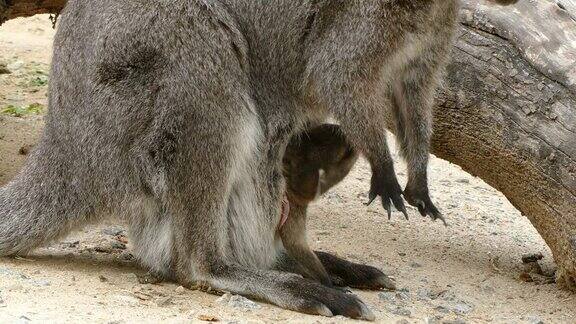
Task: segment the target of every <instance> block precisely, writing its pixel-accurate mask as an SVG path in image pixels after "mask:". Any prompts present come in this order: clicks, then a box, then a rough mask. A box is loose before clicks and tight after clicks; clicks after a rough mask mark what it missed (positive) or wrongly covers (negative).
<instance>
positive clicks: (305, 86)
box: [0, 0, 508, 320]
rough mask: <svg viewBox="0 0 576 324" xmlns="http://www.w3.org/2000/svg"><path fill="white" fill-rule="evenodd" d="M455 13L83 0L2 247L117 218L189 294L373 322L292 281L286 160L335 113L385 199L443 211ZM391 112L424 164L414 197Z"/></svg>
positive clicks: (12, 190) (408, 2)
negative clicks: (443, 74)
mask: <svg viewBox="0 0 576 324" xmlns="http://www.w3.org/2000/svg"><path fill="white" fill-rule="evenodd" d="M494 1H497V0H494ZM497 2H500V3H502V2H503V1H502V0H499V1H497ZM506 2H508V1H506ZM457 8H458V6H457V1H456V0H421V1H413V0H355V1H345V0H297V1H281V0H272V1H237V0H166V1H159V0H150V1H139V0H125V1H115V0H101V1H91V0H69V1H68V3H67V5H66V8H65V9H64V10H63V12H62V14H61V19H60V26H59V28H58V32H57V35H56V37H55V40H54V53H53V62H52V68H51V81H50V86H49V87H50V89H49V111H48V114H47V116H46V125H45V129H44V132H43V135H42V137H41V139H40V141H39V144H38V146H37V147H36V148H35V150H34V152H33V153H31V155H30V156H29V158H28V161H27V163H26V164H25V166H24V168H23V169H22V171H21V172H20V173H19V174H18V175H17V176H16V177H15V178H14V179H13V180H12V181H11V182H10V183H8V184H7V185H6V186H4V187H2V188H1V189H0V217H1V218H0V219H1V221H0V255H14V254H21V253H26V252H27V251H29V250H31V249H32V248H34V247H36V246H38V245H41V244H44V243H47V242H49V241H52V240H54V239H57V238H58V237H61V236H62V235H65V234H66V233H68V232H69V231H70V230H71V229H73V228H76V227H78V226H81V225H83V224H85V223H88V222H96V221H98V220H100V219H102V218H103V217H105V216H106V215H109V214H112V215H115V216H117V217H120V218H123V219H126V220H128V222H129V226H130V234H131V237H132V241H133V243H134V247H135V254H136V255H137V257H138V258H139V259H140V261H141V262H142V263H143V264H145V265H146V266H148V267H149V268H150V269H151V270H152V271H154V272H156V273H159V274H163V275H164V276H166V277H172V278H174V279H175V280H177V281H178V282H180V283H181V284H183V285H187V286H191V285H194V284H196V285H206V286H211V287H213V288H215V289H219V290H227V291H230V292H232V293H237V294H242V295H245V296H249V297H252V298H256V299H260V300H263V301H267V302H270V303H272V304H276V305H278V306H280V307H284V308H287V309H292V310H295V311H300V312H304V313H309V314H321V315H326V316H332V315H344V316H348V317H352V318H361V319H368V320H370V319H374V315H373V314H372V312H371V311H370V310H369V309H368V307H366V305H365V304H364V303H362V302H361V301H360V300H359V299H358V298H356V297H355V296H353V295H350V294H346V293H345V292H343V291H341V290H338V289H334V288H332V287H328V286H326V285H323V284H321V283H319V282H318V281H314V280H310V279H307V278H302V276H300V275H297V274H294V273H290V272H288V271H289V270H290V269H291V268H290V267H289V265H290V264H293V263H290V262H288V261H287V260H289V258H286V257H285V255H286V252H285V249H284V248H283V246H282V244H281V239H280V235H278V231H277V226H278V223H279V220H280V217H281V212H280V211H281V208H282V200H283V197H284V190H285V182H284V179H283V176H282V171H281V169H282V156H283V153H284V150H285V148H286V145H287V144H288V141H289V139H290V137H291V136H292V135H293V134H295V133H297V132H298V131H300V130H302V129H303V127H304V126H305V125H306V124H308V122H310V121H320V120H322V119H324V118H325V117H326V116H327V115H328V114H331V115H332V116H333V117H334V118H335V119H337V120H338V121H339V122H340V125H341V127H342V129H343V132H344V134H345V135H346V137H347V138H348V139H349V140H350V143H351V144H352V145H353V147H354V148H355V150H357V151H358V152H360V153H362V154H363V155H364V156H366V158H367V159H368V161H369V163H370V165H371V168H372V172H373V176H372V181H371V189H370V198H371V200H373V199H374V198H376V196H380V197H381V198H382V202H383V205H384V207H385V208H386V209H388V210H390V206H391V204H393V205H394V206H396V208H398V209H399V210H402V211H404V212H405V208H404V203H403V201H402V194H403V193H404V197H405V198H406V200H407V201H408V203H410V204H412V205H415V206H417V207H418V208H419V209H420V211H421V212H422V213H423V214H427V215H431V216H432V217H433V218H439V217H440V213H439V212H438V210H437V209H436V208H435V207H434V205H433V204H432V202H431V199H430V197H429V194H428V188H427V179H426V165H427V161H428V142H429V138H430V133H431V131H430V129H431V127H430V124H431V122H430V120H431V118H430V115H431V113H430V111H431V109H430V107H431V100H432V98H433V92H434V88H435V85H436V80H437V79H438V76H439V72H440V71H441V67H442V66H443V62H444V61H445V58H446V55H447V52H448V48H449V44H450V39H451V37H452V34H453V30H454V25H455V21H456V16H457ZM386 109H391V110H392V112H393V114H392V115H393V116H394V117H393V118H394V119H395V122H396V133H397V135H398V139H399V142H400V146H401V151H402V152H403V153H404V155H405V157H406V160H407V163H408V184H407V186H406V189H405V190H404V192H403V191H402V189H401V188H400V185H399V184H398V181H397V179H396V176H395V174H394V168H393V163H392V159H391V157H390V153H389V150H388V147H387V145H386V131H385V125H386V121H385V118H384V116H385V115H386V114H385V111H386ZM286 270H288V271H286Z"/></svg>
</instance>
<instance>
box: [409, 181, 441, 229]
mask: <svg viewBox="0 0 576 324" xmlns="http://www.w3.org/2000/svg"><path fill="white" fill-rule="evenodd" d="M404 197H405V198H406V201H407V202H408V203H409V204H410V205H412V206H414V207H416V208H418V212H420V215H422V216H424V217H426V216H430V218H432V220H433V221H436V220H437V219H440V220H442V223H444V226H448V223H447V222H446V219H444V216H443V215H442V214H441V213H440V211H438V209H437V208H436V206H434V204H433V203H432V201H431V200H430V195H429V194H428V190H427V189H426V190H410V189H409V188H406V190H405V191H404Z"/></svg>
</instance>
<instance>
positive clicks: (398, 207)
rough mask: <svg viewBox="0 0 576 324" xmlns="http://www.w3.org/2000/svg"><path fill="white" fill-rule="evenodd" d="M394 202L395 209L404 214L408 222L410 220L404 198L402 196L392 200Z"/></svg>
mask: <svg viewBox="0 0 576 324" xmlns="http://www.w3.org/2000/svg"><path fill="white" fill-rule="evenodd" d="M392 202H393V203H394V207H396V210H398V211H400V212H402V214H404V217H405V218H406V220H409V219H408V212H407V211H406V206H405V205H404V199H403V198H402V196H398V197H395V198H392Z"/></svg>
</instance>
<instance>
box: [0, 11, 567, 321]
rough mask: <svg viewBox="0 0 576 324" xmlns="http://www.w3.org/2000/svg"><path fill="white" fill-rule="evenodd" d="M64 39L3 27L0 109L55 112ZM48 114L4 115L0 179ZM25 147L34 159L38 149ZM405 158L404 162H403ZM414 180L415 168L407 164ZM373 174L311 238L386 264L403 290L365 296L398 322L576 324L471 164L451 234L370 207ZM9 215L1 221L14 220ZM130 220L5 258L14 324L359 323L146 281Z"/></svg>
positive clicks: (532, 249)
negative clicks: (533, 279)
mask: <svg viewBox="0 0 576 324" xmlns="http://www.w3.org/2000/svg"><path fill="white" fill-rule="evenodd" d="M53 35H54V31H53V30H52V29H51V25H50V22H49V21H48V18H47V17H46V16H39V17H34V18H31V19H26V20H24V19H22V20H15V21H10V22H8V23H6V24H5V25H4V26H2V27H0V63H5V64H7V65H8V67H9V69H10V70H12V73H11V74H2V75H0V110H1V109H3V108H5V107H6V106H8V105H17V106H18V105H20V106H26V105H28V104H31V103H36V102H37V103H40V104H43V105H46V104H47V103H46V90H47V87H46V85H45V84H41V83H42V82H40V84H39V82H34V81H33V80H36V78H38V76H44V75H46V73H47V71H48V67H49V62H50V52H51V50H50V46H51V43H52V37H53ZM42 125H43V122H42V114H40V115H34V114H26V115H25V116H23V117H12V116H9V115H7V114H0V184H2V183H5V182H7V181H9V180H10V179H11V178H12V177H13V176H14V175H15V173H16V172H17V171H18V169H19V168H20V166H21V165H22V163H23V162H24V160H25V158H26V157H25V155H22V154H21V153H23V152H19V151H20V149H21V148H22V147H26V146H27V145H30V144H33V143H34V142H35V141H36V139H37V138H38V135H39V133H40V131H41V129H42ZM24 153H25V152H24ZM396 159H397V157H396ZM398 174H399V177H400V180H401V182H405V170H404V169H403V167H400V168H399V169H398ZM369 178H370V172H369V169H368V167H367V165H366V163H364V162H361V163H358V164H357V166H356V167H355V169H354V171H353V172H352V173H351V174H350V175H349V177H348V178H347V179H346V180H345V181H344V182H343V183H342V184H340V185H339V186H338V187H337V188H335V189H334V190H333V191H332V192H329V193H328V194H326V195H325V196H324V197H322V198H321V199H320V200H319V201H318V202H317V203H316V204H315V205H314V207H313V208H312V210H311V211H310V221H311V224H310V233H309V236H310V240H311V241H312V242H313V245H314V246H315V247H316V248H318V249H320V250H326V251H331V252H334V253H336V254H338V255H340V256H342V257H346V258H348V259H350V260H353V261H357V262H364V263H368V264H372V265H374V266H377V267H380V268H381V269H383V270H384V271H385V272H386V273H388V274H389V275H392V276H394V277H395V278H396V280H397V283H398V286H399V288H401V290H400V291H397V292H365V291H354V293H355V294H358V295H359V296H360V297H361V298H362V299H363V300H364V301H365V302H366V303H367V304H368V305H369V306H370V307H371V308H372V309H373V310H374V312H375V314H376V316H377V321H379V322H384V323H423V322H424V323H443V322H444V323H484V322H493V323H539V322H540V321H543V322H546V323H548V322H549V323H575V322H576V307H575V306H576V297H575V296H574V295H571V294H570V293H568V292H565V291H561V290H559V289H558V288H557V287H556V286H555V285H554V284H536V283H528V282H525V281H523V280H520V279H519V278H520V277H521V274H522V272H523V265H522V261H521V256H522V255H523V254H526V253H536V252H540V253H542V254H543V255H544V259H543V260H542V261H541V265H542V267H543V268H544V272H545V273H552V272H553V271H554V263H553V261H552V257H551V254H550V251H549V249H548V248H547V247H546V245H545V244H544V241H543V240H542V239H541V238H540V236H539V235H538V233H537V232H536V231H535V229H534V228H533V227H532V226H531V224H530V223H529V221H528V220H527V219H526V218H525V217H523V216H521V215H520V213H519V212H518V211H516V210H515V209H514V208H513V207H512V206H511V205H510V204H509V203H508V201H507V200H506V199H505V198H504V197H503V196H502V195H501V194H500V193H499V192H497V191H496V190H494V189H493V188H491V187H490V186H488V185H486V184H485V183H484V182H482V181H481V180H479V179H477V178H474V177H472V176H470V175H468V174H467V173H465V172H463V171H462V170H461V169H460V168H459V167H457V166H455V165H451V164H449V163H447V162H446V161H442V160H440V159H436V158H434V159H433V160H432V163H431V179H430V182H431V184H432V185H431V190H432V193H433V197H434V199H435V200H436V201H437V205H438V206H440V207H441V209H442V210H443V212H444V214H445V216H446V218H447V219H448V222H449V223H450V226H448V227H444V226H442V224H441V223H440V222H436V223H433V222H431V221H430V220H429V219H424V218H422V217H420V216H418V215H417V212H416V211H415V210H414V209H411V210H410V214H411V216H412V217H411V220H410V221H405V220H403V219H402V218H401V217H400V216H401V215H400V214H398V213H395V214H394V215H393V219H392V220H391V221H388V220H387V218H386V216H385V215H384V213H383V210H382V208H381V207H379V206H377V205H376V204H374V206H370V207H365V206H364V205H363V204H362V203H363V202H364V201H365V200H366V192H367V190H368V185H369ZM0 221H1V219H0ZM122 229H123V227H122V225H121V224H115V223H114V222H113V221H109V222H107V223H105V224H100V225H98V226H88V227H86V228H85V229H83V231H81V232H76V233H73V234H72V235H70V236H69V237H68V238H66V239H64V240H63V241H61V242H56V243H54V244H53V245H51V246H49V247H45V248H42V249H39V250H37V251H34V252H33V253H31V254H30V255H28V256H26V258H0V322H24V323H25V322H97V323H125V322H126V323H142V322H145V323H147V322H159V321H166V322H176V323H180V322H196V321H200V320H201V319H207V318H206V316H207V317H213V318H214V319H218V320H220V321H223V322H239V323H240V322H250V323H252V322H254V323H256V322H273V321H290V322H302V323H317V322H318V323H329V322H342V321H348V320H347V319H344V318H340V317H336V318H323V317H315V316H307V315H301V314H298V313H294V312H290V311H286V310H283V309H280V308H277V307H274V306H271V305H268V304H264V303H251V302H249V301H245V300H241V299H240V300H237V299H235V298H233V301H222V300H219V299H218V298H219V297H218V296H214V295H209V294H206V293H202V292H198V291H189V290H185V289H183V288H182V287H179V286H178V285H177V284H173V283H160V284H141V283H139V281H138V276H139V275H142V274H144V273H145V272H146V271H145V270H144V269H142V268H140V267H139V266H138V264H137V263H135V262H134V261H133V260H132V257H131V254H130V243H129V242H128V244H127V246H126V245H124V243H123V242H126V235H127V234H126V232H124V231H122Z"/></svg>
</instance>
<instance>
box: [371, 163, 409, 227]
mask: <svg viewBox="0 0 576 324" xmlns="http://www.w3.org/2000/svg"><path fill="white" fill-rule="evenodd" d="M390 172H391V173H389V174H388V176H382V175H380V174H376V173H375V174H372V180H371V185H370V193H369V195H368V203H367V204H365V205H370V204H371V203H372V202H373V201H374V200H375V199H376V197H378V196H380V199H381V201H382V206H383V207H384V209H385V210H386V213H387V214H388V220H390V219H392V205H394V207H395V208H396V209H397V210H398V211H400V212H402V214H404V217H405V218H406V219H408V213H407V211H406V206H405V205H404V198H402V188H401V187H400V185H399V184H398V180H397V179H396V175H395V174H394V171H393V170H392V171H390Z"/></svg>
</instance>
